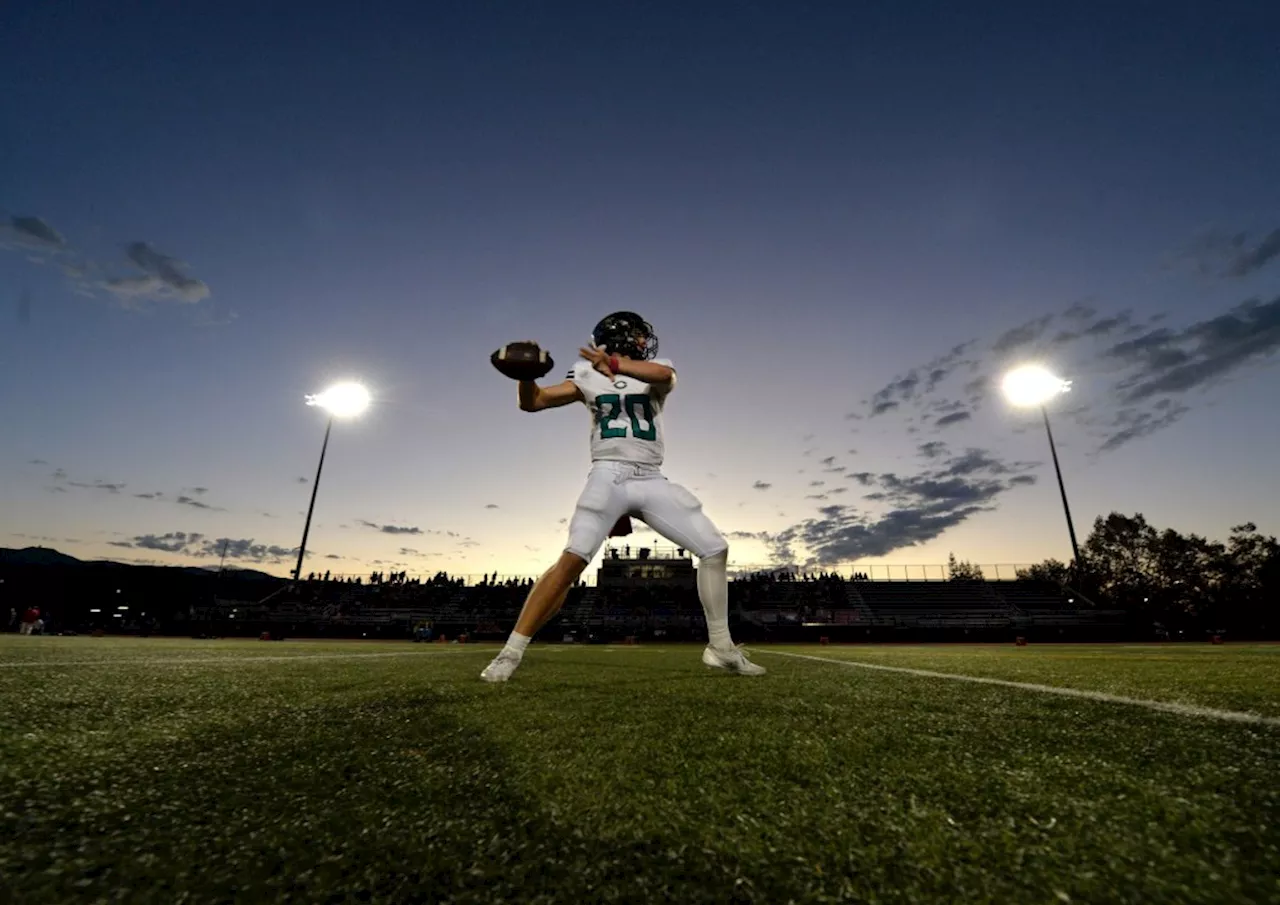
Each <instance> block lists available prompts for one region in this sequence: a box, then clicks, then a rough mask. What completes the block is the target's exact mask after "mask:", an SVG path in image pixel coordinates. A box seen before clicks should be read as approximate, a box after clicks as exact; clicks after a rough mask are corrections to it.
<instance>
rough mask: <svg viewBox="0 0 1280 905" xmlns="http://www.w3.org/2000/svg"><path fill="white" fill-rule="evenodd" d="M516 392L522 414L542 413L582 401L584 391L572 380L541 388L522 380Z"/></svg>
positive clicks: (517, 385)
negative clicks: (544, 410) (545, 410)
mask: <svg viewBox="0 0 1280 905" xmlns="http://www.w3.org/2000/svg"><path fill="white" fill-rule="evenodd" d="M516 392H517V394H518V396H519V399H520V411H522V412H540V411H542V410H543V409H553V408H559V407H560V406H562V405H570V404H571V403H574V402H581V401H582V391H581V390H579V389H578V385H577V384H576V383H574V382H573V381H572V380H566V381H564V382H563V383H557V384H556V385H555V386H549V387H540V386H538V385H537V384H536V383H534V382H533V381H532V380H521V381H520V382H519V383H517V384H516Z"/></svg>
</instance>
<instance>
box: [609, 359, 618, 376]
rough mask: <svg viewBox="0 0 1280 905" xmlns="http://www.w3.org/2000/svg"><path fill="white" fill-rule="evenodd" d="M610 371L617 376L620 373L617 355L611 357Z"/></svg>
mask: <svg viewBox="0 0 1280 905" xmlns="http://www.w3.org/2000/svg"><path fill="white" fill-rule="evenodd" d="M609 370H610V371H612V372H613V373H615V374H617V373H618V356H616V355H610V356H609Z"/></svg>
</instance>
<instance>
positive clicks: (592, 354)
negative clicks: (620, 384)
mask: <svg viewBox="0 0 1280 905" xmlns="http://www.w3.org/2000/svg"><path fill="white" fill-rule="evenodd" d="M578 354H579V355H581V356H582V357H583V358H584V359H586V360H587V361H589V362H591V366H592V367H593V368H595V369H596V370H597V371H599V372H600V373H601V374H603V375H604V376H605V377H608V378H609V379H610V380H613V371H612V370H610V369H609V347H608V346H597V345H594V344H592V345H590V346H583V347H582V348H581V349H579V350H578Z"/></svg>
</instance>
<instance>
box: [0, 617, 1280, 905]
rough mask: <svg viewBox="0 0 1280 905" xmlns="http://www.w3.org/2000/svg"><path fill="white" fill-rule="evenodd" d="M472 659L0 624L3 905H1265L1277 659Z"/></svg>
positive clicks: (582, 654)
mask: <svg viewBox="0 0 1280 905" xmlns="http://www.w3.org/2000/svg"><path fill="white" fill-rule="evenodd" d="M494 651H495V648H494V647H492V646H484V647H479V646H468V647H458V646H442V645H417V646H415V645H411V644H407V643H406V644H389V643H382V644H372V643H360V642H348V643H321V642H305V641H300V642H284V643H278V644H267V643H261V642H231V641H228V642H215V641H210V642H200V641H186V640H181V641H178V640H136V639H92V638H83V637H82V638H43V637H35V638H24V637H17V636H13V635H4V636H0V901H4V902H10V901H12V902H21V903H43V902H69V901H126V902H157V903H161V902H163V903H174V902H227V901H249V902H256V901H277V900H280V901H298V902H342V901H387V902H398V901H423V902H499V901H527V902H575V903H589V902H614V901H618V902H621V901H629V902H646V901H652V902H657V901H666V902H673V903H695V902H768V903H785V902H837V901H841V902H843V901H848V902H856V901H865V902H886V903H887V902H961V901H963V902H971V901H978V902H982V901H991V902H1014V903H1035V902H1135V903H1138V902H1141V903H1152V902H1215V903H1216V902H1280V879H1278V878H1280V646H1266V645H1258V646H1226V647H1212V646H1208V645H1203V646H1063V647H1050V646H1031V647H1026V648H1014V647H1012V646H1009V647H961V646H936V647H894V646H884V647H808V648H792V647H779V648H756V649H754V653H753V658H754V659H755V660H756V661H757V662H759V663H762V664H764V665H765V666H767V667H768V668H769V670H770V673H769V675H767V676H764V677H762V678H755V679H748V678H742V677H736V676H727V675H723V674H720V673H713V672H711V671H709V670H707V669H706V668H704V667H703V666H702V664H701V662H700V660H699V649H698V648H696V647H644V646H642V647H637V648H604V647H586V648H582V647H576V648H575V647H560V646H555V645H540V644H537V645H534V646H533V647H532V648H531V649H530V652H529V653H528V654H527V655H526V657H525V662H524V665H523V666H522V667H521V669H520V670H519V671H518V672H517V673H516V676H515V678H514V679H513V680H512V681H511V682H510V683H509V684H507V685H505V686H503V685H499V686H490V685H486V684H484V683H482V682H480V681H479V679H478V673H479V671H480V669H481V668H482V667H483V665H484V664H485V663H486V662H487V660H488V659H489V657H490V656H492V654H493V653H494ZM795 653H800V654H804V655H806V656H807V657H821V658H824V659H829V660H832V661H852V662H856V663H859V664H869V665H872V666H877V665H878V666H890V667H904V668H908V669H919V670H928V671H931V672H940V673H948V674H957V675H966V676H971V677H983V678H991V679H1001V680H1010V681H1012V682H1021V683H1033V684H1038V685H1051V686H1060V687H1067V688H1074V689H1080V690H1086V691H1098V692H1105V693H1107V694H1112V695H1118V696H1122V697H1124V698H1127V699H1135V700H1134V701H1130V702H1116V701H1100V700H1090V699H1082V698H1078V697H1064V696H1060V695H1055V694H1052V693H1048V692H1045V691H1038V690H1034V689H1030V688H1025V687H1013V686H1008V685H999V684H978V683H973V682H966V681H954V680H950V679H947V678H941V677H937V676H932V675H916V674H911V673H905V672H897V671H885V670H879V669H869V668H866V667H865V666H849V665H840V664H839V663H825V662H815V661H813V660H810V659H803V658H799V657H795V656H789V655H788V654H795ZM1144 701H1145V702H1174V703H1179V704H1185V705H1189V707H1190V708H1212V709H1213V712H1212V713H1211V712H1209V711H1208V710H1196V709H1189V710H1187V711H1186V712H1166V711H1160V710H1156V709H1152V707H1150V706H1147V705H1146V704H1143V703H1142V702H1144ZM1221 711H1229V712H1230V713H1222V712H1221ZM1231 714H1236V716H1234V717H1232V716H1231ZM1239 714H1253V715H1254V716H1252V717H1248V716H1240V715H1239Z"/></svg>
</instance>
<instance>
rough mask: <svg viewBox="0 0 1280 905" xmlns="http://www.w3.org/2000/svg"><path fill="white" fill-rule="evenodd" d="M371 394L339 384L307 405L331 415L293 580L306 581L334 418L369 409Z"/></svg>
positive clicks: (325, 430) (312, 488) (350, 416)
mask: <svg viewBox="0 0 1280 905" xmlns="http://www.w3.org/2000/svg"><path fill="white" fill-rule="evenodd" d="M369 400H370V396H369V391H368V390H367V389H365V388H364V387H363V386H362V385H360V384H358V383H351V382H347V383H335V384H334V385H333V386H331V387H329V388H328V389H327V390H325V391H324V392H323V393H316V394H315V395H313V396H307V397H306V402H307V405H314V406H316V407H317V408H322V409H324V410H325V411H326V412H328V413H329V422H328V424H326V425H325V428H324V442H323V443H321V444H320V464H319V465H318V466H316V479H315V481H314V482H312V484H311V504H310V505H309V506H307V521H306V523H305V524H304V525H303V526H302V544H301V546H299V547H298V564H297V566H295V567H294V570H293V580H294V581H301V580H302V560H303V558H304V557H305V556H306V555H307V535H308V534H310V533H311V513H312V512H314V511H315V508H316V491H317V490H319V489H320V473H321V472H322V471H324V454H325V451H326V450H327V449H328V448H329V433H330V432H331V431H332V430H333V419H334V418H354V417H355V416H356V415H359V414H360V413H361V412H363V411H364V410H365V409H367V408H368V407H369Z"/></svg>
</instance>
